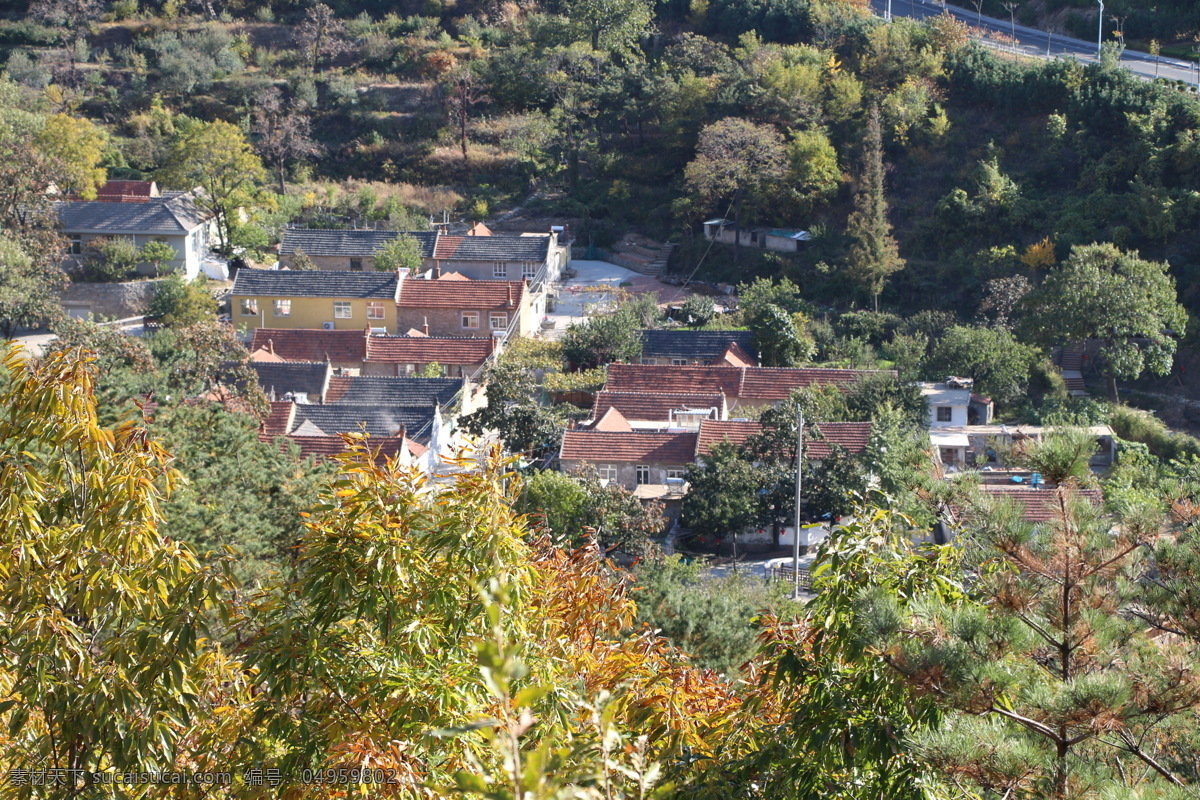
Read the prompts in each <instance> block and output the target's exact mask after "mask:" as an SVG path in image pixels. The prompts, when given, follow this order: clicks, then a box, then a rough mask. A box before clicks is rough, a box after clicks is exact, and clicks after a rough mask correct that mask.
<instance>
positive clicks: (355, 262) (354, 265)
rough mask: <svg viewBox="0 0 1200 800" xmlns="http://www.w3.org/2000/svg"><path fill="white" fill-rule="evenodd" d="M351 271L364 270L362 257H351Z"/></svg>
mask: <svg viewBox="0 0 1200 800" xmlns="http://www.w3.org/2000/svg"><path fill="white" fill-rule="evenodd" d="M350 271H351V272H362V259H361V258H352V259H350Z"/></svg>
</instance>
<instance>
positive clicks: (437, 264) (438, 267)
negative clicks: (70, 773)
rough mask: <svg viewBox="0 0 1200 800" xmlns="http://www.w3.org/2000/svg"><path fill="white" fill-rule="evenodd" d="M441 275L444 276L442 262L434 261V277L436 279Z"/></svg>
mask: <svg viewBox="0 0 1200 800" xmlns="http://www.w3.org/2000/svg"><path fill="white" fill-rule="evenodd" d="M440 277H442V262H440V261H435V262H433V279H434V280H435V281H436V280H437V279H438V278H440Z"/></svg>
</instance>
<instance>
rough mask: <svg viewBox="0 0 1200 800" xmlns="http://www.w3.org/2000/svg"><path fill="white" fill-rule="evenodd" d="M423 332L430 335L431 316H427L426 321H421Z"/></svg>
mask: <svg viewBox="0 0 1200 800" xmlns="http://www.w3.org/2000/svg"><path fill="white" fill-rule="evenodd" d="M421 333H423V334H425V335H426V336H428V335H429V317H425V321H424V322H422V323H421Z"/></svg>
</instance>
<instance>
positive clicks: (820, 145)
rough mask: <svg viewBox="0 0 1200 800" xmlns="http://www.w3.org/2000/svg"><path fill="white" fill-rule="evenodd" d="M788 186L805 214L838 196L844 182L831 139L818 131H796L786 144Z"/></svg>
mask: <svg viewBox="0 0 1200 800" xmlns="http://www.w3.org/2000/svg"><path fill="white" fill-rule="evenodd" d="M787 159H788V166H789V171H788V185H789V186H790V188H791V191H792V193H793V194H794V196H795V197H796V199H797V200H798V201H799V203H800V210H801V211H802V212H803V213H807V212H809V211H812V209H813V208H814V207H816V206H818V205H820V204H822V203H827V202H829V201H830V200H832V199H833V197H834V195H836V194H837V190H838V187H839V186H840V185H841V183H842V171H841V169H840V168H839V167H838V154H837V150H835V149H834V147H833V144H832V143H831V142H830V141H829V137H828V136H826V135H825V134H824V133H823V132H821V131H819V130H813V131H795V132H793V133H792V134H791V135H790V136H789V138H788V143H787Z"/></svg>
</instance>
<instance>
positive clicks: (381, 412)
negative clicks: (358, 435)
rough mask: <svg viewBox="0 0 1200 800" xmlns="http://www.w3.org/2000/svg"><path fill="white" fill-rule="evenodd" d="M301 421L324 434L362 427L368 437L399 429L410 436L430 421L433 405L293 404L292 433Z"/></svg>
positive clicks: (422, 428)
mask: <svg viewBox="0 0 1200 800" xmlns="http://www.w3.org/2000/svg"><path fill="white" fill-rule="evenodd" d="M305 422H311V423H312V424H313V425H315V426H317V427H318V428H320V429H321V431H323V432H324V433H326V434H328V435H331V436H332V435H333V434H336V433H352V432H354V431H361V430H363V427H364V426H365V428H366V431H367V433H369V434H370V435H372V436H395V435H396V432H397V431H398V430H399V429H400V428H401V427H403V428H404V429H405V431H406V432H407V434H408V435H409V436H410V437H414V436H416V435H417V434H419V433H421V432H422V431H423V430H425V435H426V436H427V435H428V431H427V430H426V428H427V426H428V425H429V424H430V423H431V422H433V405H432V404H430V405H429V406H424V407H420V408H381V407H380V406H376V405H363V404H354V403H332V404H330V405H324V406H318V405H297V406H296V416H295V418H294V420H293V422H292V429H293V430H295V429H296V428H297V427H299V426H300V425H302V424H304V423H305Z"/></svg>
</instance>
